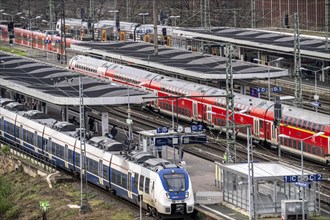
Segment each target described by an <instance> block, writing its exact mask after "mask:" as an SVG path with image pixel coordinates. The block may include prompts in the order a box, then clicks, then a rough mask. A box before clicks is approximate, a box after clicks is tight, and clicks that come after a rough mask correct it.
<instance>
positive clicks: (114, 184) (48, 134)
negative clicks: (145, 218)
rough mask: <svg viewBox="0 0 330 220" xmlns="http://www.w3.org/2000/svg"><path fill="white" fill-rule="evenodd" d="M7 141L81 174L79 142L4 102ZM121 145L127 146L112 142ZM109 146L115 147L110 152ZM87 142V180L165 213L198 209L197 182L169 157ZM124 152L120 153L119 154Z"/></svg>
mask: <svg viewBox="0 0 330 220" xmlns="http://www.w3.org/2000/svg"><path fill="white" fill-rule="evenodd" d="M0 132H1V133H0V138H1V142H2V143H7V144H9V145H11V146H16V147H17V148H18V149H19V150H20V151H22V152H28V153H29V154H32V155H34V156H36V157H38V158H40V159H43V160H47V161H49V162H50V163H52V164H54V165H55V166H57V167H59V168H62V169H64V170H66V171H69V172H71V173H73V174H76V175H78V174H79V173H80V141H79V139H78V138H77V137H76V136H73V135H69V134H68V133H63V132H60V131H57V130H54V129H53V128H51V127H47V126H46V125H44V124H41V123H38V122H37V121H34V120H31V119H28V118H25V117H24V116H22V115H19V114H17V113H14V112H11V111H9V110H6V109H4V108H2V107H0ZM108 144H109V145H113V146H114V148H115V149H117V150H118V148H120V147H118V146H120V145H122V147H121V150H123V149H124V148H125V147H126V146H124V145H123V144H121V143H119V142H116V141H111V142H109V143H108ZM106 149H108V150H110V151H107V150H106ZM106 149H100V148H97V147H94V146H93V145H91V144H86V162H87V163H86V176H87V180H88V181H89V182H91V183H93V184H95V185H98V186H100V187H102V188H104V189H106V190H108V191H111V192H113V193H114V194H116V195H118V196H120V197H122V198H125V199H127V200H129V201H131V202H133V203H137V204H138V197H139V196H140V195H142V198H143V200H142V201H143V206H144V207H145V208H146V209H148V210H149V211H150V213H152V214H153V215H155V216H158V217H162V218H165V219H166V218H175V217H180V218H187V219H188V218H189V215H190V214H191V213H192V212H193V211H194V196H193V189H192V184H191V181H190V178H189V174H188V173H187V171H186V170H185V169H183V168H181V167H178V166H177V165H174V164H171V163H170V162H169V161H167V160H164V159H160V158H156V157H154V156H152V155H151V154H149V153H145V152H131V153H126V154H122V152H123V151H115V152H114V151H111V149H112V148H111V146H107V148H106ZM120 152H121V153H120Z"/></svg>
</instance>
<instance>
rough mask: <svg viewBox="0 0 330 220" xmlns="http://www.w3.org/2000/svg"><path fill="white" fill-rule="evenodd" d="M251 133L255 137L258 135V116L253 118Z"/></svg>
mask: <svg viewBox="0 0 330 220" xmlns="http://www.w3.org/2000/svg"><path fill="white" fill-rule="evenodd" d="M253 126H254V127H253V134H254V136H255V137H259V135H260V133H259V119H258V118H254V125H253Z"/></svg>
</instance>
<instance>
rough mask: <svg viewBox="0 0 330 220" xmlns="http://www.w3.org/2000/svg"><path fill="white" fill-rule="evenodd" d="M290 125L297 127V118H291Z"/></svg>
mask: <svg viewBox="0 0 330 220" xmlns="http://www.w3.org/2000/svg"><path fill="white" fill-rule="evenodd" d="M292 125H293V126H295V127H297V119H296V118H294V119H293V121H292Z"/></svg>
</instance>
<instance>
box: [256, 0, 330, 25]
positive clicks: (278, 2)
mask: <svg viewBox="0 0 330 220" xmlns="http://www.w3.org/2000/svg"><path fill="white" fill-rule="evenodd" d="M328 2H329V1H328V0H256V18H257V27H279V28H281V27H284V18H285V15H288V18H289V26H290V28H293V27H294V18H293V15H294V13H298V15H299V23H300V29H302V30H315V31H325V30H326V28H325V25H326V10H329V7H326V4H329V3H328ZM328 16H329V15H328ZM328 19H329V18H328Z"/></svg>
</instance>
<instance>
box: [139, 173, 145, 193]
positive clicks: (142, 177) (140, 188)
mask: <svg viewBox="0 0 330 220" xmlns="http://www.w3.org/2000/svg"><path fill="white" fill-rule="evenodd" d="M143 183H144V176H142V175H140V181H139V190H140V191H143Z"/></svg>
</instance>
